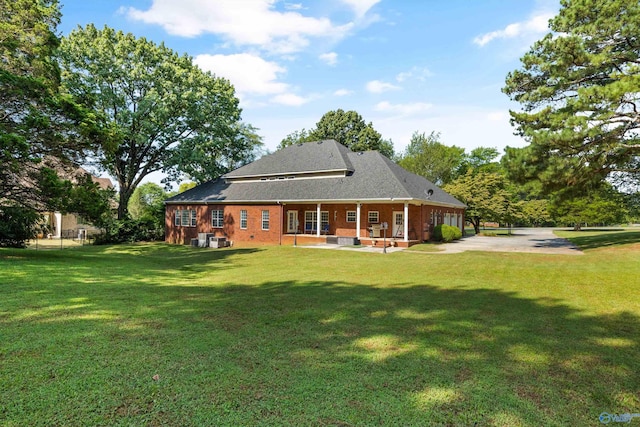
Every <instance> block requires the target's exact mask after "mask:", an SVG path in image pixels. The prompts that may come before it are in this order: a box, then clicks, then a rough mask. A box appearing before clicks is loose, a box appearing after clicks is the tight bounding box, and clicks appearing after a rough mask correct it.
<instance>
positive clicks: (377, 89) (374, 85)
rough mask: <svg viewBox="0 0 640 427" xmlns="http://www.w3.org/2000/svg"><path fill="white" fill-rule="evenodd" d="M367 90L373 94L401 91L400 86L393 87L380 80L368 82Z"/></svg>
mask: <svg viewBox="0 0 640 427" xmlns="http://www.w3.org/2000/svg"><path fill="white" fill-rule="evenodd" d="M366 88H367V90H368V91H369V92H371V93H382V92H386V91H389V90H396V89H400V87H399V86H396V85H393V84H391V83H387V82H383V81H380V80H372V81H370V82H368V83H367V86H366Z"/></svg>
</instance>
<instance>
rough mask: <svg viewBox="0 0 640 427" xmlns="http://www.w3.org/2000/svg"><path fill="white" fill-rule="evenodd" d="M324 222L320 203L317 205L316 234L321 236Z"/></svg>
mask: <svg viewBox="0 0 640 427" xmlns="http://www.w3.org/2000/svg"><path fill="white" fill-rule="evenodd" d="M321 223H322V221H321V218H320V203H318V207H317V218H316V236H317V237H320V231H321V230H320V224H321Z"/></svg>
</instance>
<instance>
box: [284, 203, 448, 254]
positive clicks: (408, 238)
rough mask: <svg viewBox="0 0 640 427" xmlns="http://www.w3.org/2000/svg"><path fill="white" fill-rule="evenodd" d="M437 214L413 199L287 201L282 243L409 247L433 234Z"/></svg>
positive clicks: (429, 207) (430, 207)
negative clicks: (339, 241)
mask: <svg viewBox="0 0 640 427" xmlns="http://www.w3.org/2000/svg"><path fill="white" fill-rule="evenodd" d="M435 215H437V213H436V212H434V211H433V209H432V206H427V205H422V204H420V203H410V202H409V201H402V202H398V201H394V200H389V201H376V202H372V203H361V202H350V203H349V202H345V203H336V202H324V203H323V202H319V203H313V204H311V203H306V204H302V203H283V204H282V218H283V224H282V231H283V233H282V237H281V243H282V244H283V245H293V244H297V245H313V244H343V245H349V244H357V243H359V244H362V245H368V246H374V247H375V246H378V247H382V246H383V245H384V244H385V242H386V245H387V247H409V246H411V245H414V244H417V243H421V242H424V241H426V240H428V239H429V238H430V230H431V229H432V224H433V222H432V221H433V220H434V219H435V220H436V221H437V216H435ZM345 238H346V239H345ZM349 239H351V240H350V241H351V243H349ZM338 240H342V242H343V243H338ZM356 242H357V243H356Z"/></svg>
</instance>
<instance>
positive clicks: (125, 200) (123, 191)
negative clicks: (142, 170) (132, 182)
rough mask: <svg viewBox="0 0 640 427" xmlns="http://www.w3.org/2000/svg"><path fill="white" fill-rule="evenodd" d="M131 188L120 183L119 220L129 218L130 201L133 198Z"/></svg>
mask: <svg viewBox="0 0 640 427" xmlns="http://www.w3.org/2000/svg"><path fill="white" fill-rule="evenodd" d="M132 193H133V191H131V188H130V187H129V186H128V185H127V184H123V183H120V192H119V193H118V194H119V200H118V219H125V218H127V217H128V216H129V207H128V205H129V199H130V198H131V194H132Z"/></svg>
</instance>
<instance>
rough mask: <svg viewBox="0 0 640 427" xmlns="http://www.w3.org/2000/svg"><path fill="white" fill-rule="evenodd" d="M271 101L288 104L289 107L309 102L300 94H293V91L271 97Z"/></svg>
mask: <svg viewBox="0 0 640 427" xmlns="http://www.w3.org/2000/svg"><path fill="white" fill-rule="evenodd" d="M271 101H272V102H274V103H276V104H282V105H288V106H291V107H298V106H300V105H303V104H306V103H307V102H309V99H307V98H303V97H302V96H299V95H296V94H293V93H283V94H280V95H277V96H274V97H273V98H271Z"/></svg>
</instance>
